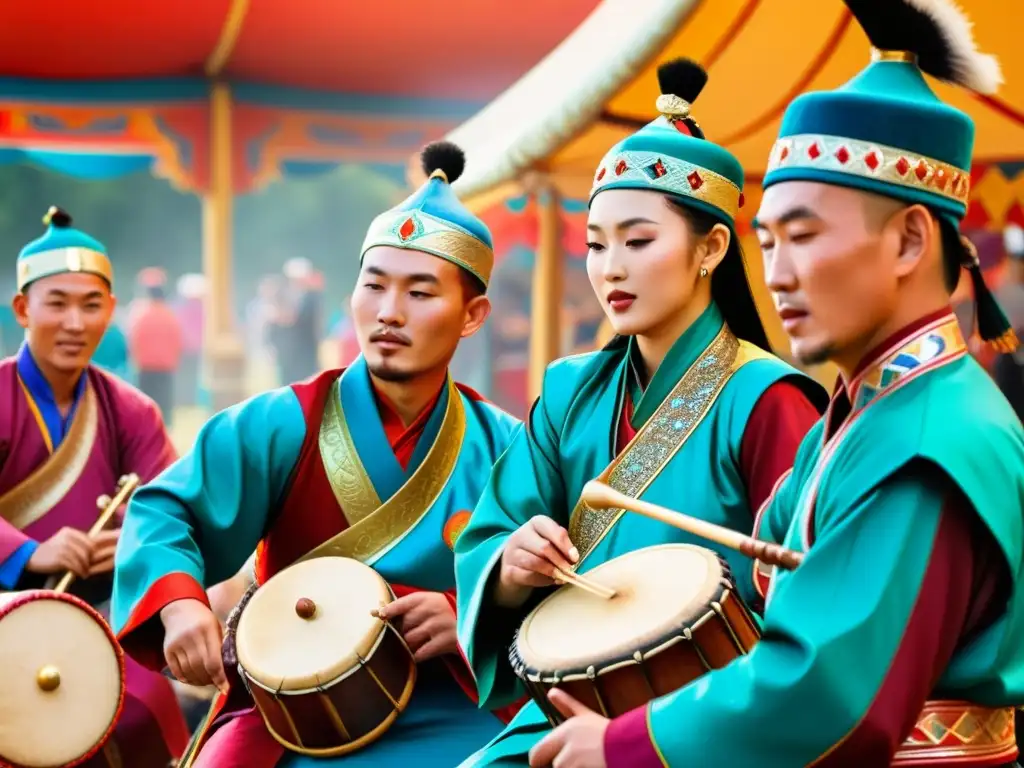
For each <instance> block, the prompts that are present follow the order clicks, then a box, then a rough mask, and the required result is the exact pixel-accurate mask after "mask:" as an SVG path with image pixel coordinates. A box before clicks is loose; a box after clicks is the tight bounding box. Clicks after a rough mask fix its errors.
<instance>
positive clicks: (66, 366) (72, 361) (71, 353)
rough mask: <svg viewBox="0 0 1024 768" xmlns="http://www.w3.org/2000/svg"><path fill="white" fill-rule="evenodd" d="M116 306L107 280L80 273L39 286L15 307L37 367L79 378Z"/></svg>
mask: <svg viewBox="0 0 1024 768" xmlns="http://www.w3.org/2000/svg"><path fill="white" fill-rule="evenodd" d="M116 303H117V302H116V299H115V298H114V295H113V294H112V293H111V292H110V286H109V285H108V284H107V282H106V281H105V280H104V279H103V278H101V277H98V276H96V275H90V274H86V273H82V272H76V273H68V274H62V275H51V276H50V277H44V278H41V279H39V280H36V281H35V282H33V283H31V284H29V285H28V287H26V289H25V291H24V292H23V293H19V294H17V295H16V296H15V297H14V301H13V303H12V307H13V308H14V315H15V317H16V318H17V320H18V324H19V325H21V327H22V328H25V329H27V330H28V343H29V348H30V349H31V350H32V356H33V357H34V358H35V359H36V362H38V363H42V364H44V365H47V366H49V367H51V368H52V369H54V370H57V371H61V372H65V373H73V372H75V371H80V370H82V369H83V368H85V367H86V366H87V365H88V364H89V360H90V359H91V358H92V355H93V352H95V351H96V347H97V345H98V344H99V343H100V339H102V338H103V334H104V333H106V330H107V326H108V325H109V324H110V318H111V317H112V315H113V313H114V307H115V306H116Z"/></svg>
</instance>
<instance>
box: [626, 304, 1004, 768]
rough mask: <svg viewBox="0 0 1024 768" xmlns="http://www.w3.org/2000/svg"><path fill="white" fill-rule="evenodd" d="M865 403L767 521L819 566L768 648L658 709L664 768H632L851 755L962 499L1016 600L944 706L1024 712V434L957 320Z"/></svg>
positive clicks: (945, 687) (773, 506) (859, 392)
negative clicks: (955, 491)
mask: <svg viewBox="0 0 1024 768" xmlns="http://www.w3.org/2000/svg"><path fill="white" fill-rule="evenodd" d="M943 321H945V322H943ZM890 349H891V348H890ZM944 361H945V364H943V362H944ZM850 392H851V395H850V402H852V412H851V414H850V415H849V416H847V417H846V418H845V420H843V421H842V425H841V426H840V424H839V423H838V422H839V421H840V418H841V416H842V414H838V416H839V418H837V419H836V420H835V422H833V423H832V425H831V430H832V433H831V434H830V435H829V437H832V436H833V435H834V434H835V433H836V432H837V431H838V433H839V434H838V437H836V438H835V439H833V440H830V441H829V442H828V443H827V444H824V437H825V436H826V435H825V429H826V421H827V419H828V416H826V420H823V421H822V422H821V423H819V424H818V425H817V426H816V427H815V429H814V430H812V432H811V433H809V434H808V436H807V439H806V440H805V442H804V444H803V445H802V446H801V448H800V451H799V453H798V455H797V459H796V463H795V467H794V470H793V472H792V474H791V476H789V477H788V478H787V479H786V480H785V481H784V482H783V483H782V484H781V486H780V488H779V489H778V492H777V493H776V494H775V496H774V497H773V499H772V501H771V502H770V503H769V504H768V505H767V506H766V508H765V510H764V513H763V516H762V517H760V518H759V524H758V528H759V532H760V535H761V536H762V538H765V539H768V540H772V541H774V542H776V543H782V544H783V545H784V546H786V547H788V548H791V549H794V550H798V551H800V552H803V553H805V557H804V560H803V563H802V564H801V565H800V566H799V568H797V569H796V570H795V571H791V572H781V571H779V570H777V569H776V571H775V573H774V574H773V576H772V580H771V586H770V589H769V591H768V599H767V605H766V609H765V614H764V636H763V639H762V640H761V642H760V643H759V644H758V645H757V646H756V647H755V648H754V650H753V652H752V653H751V654H750V655H748V656H746V657H744V658H743V659H742V660H740V661H738V662H734V663H732V664H730V665H729V666H728V667H726V668H724V669H721V670H717V671H714V672H711V673H710V674H708V675H706V676H704V677H703V678H701V679H700V680H699V681H698V682H695V683H693V684H691V685H689V686H687V687H685V688H683V689H681V690H679V691H677V692H675V693H672V694H670V695H667V696H664V697H661V698H659V699H656V700H655V701H654V702H652V703H651V704H650V705H648V707H647V712H646V719H647V727H646V729H643V730H645V731H646V733H645V734H644V736H643V738H650V739H651V741H652V743H653V747H654V752H657V754H658V759H657V760H655V759H651V760H650V761H646V762H642V763H641V762H640V761H637V760H633V761H631V762H630V764H631V765H636V766H638V768H639V766H640V765H648V764H650V765H657V764H659V762H660V764H664V765H671V766H684V765H690V764H692V761H693V756H694V755H700V762H701V764H705V765H723V766H746V765H760V766H769V767H771V766H778V767H779V768H783V767H784V766H785V767H786V768H789V767H790V766H800V765H808V764H811V763H814V762H815V761H817V760H819V759H820V758H822V757H823V756H825V755H826V754H830V753H831V754H833V756H834V755H835V754H837V753H838V752H837V751H838V750H839V749H840V748H845V749H847V750H848V749H849V743H848V739H849V738H850V735H851V734H852V733H853V732H854V731H855V729H856V728H857V726H858V724H859V723H860V722H861V721H862V719H863V718H864V716H865V715H866V713H867V712H868V709H869V708H870V707H871V705H872V704H873V702H874V701H875V699H876V697H877V696H878V694H879V692H880V690H881V685H882V682H883V680H884V679H885V678H886V675H887V672H888V671H889V670H890V668H891V667H892V666H893V664H894V659H895V654H896V650H897V648H899V646H900V644H901V641H902V640H903V638H904V629H905V627H906V626H907V624H908V622H909V619H910V616H911V612H912V611H913V609H914V606H915V603H916V601H917V600H918V597H919V593H920V587H921V584H922V582H923V580H924V577H925V572H926V569H927V567H928V563H929V558H930V555H931V552H932V545H933V542H934V540H935V538H936V533H937V530H938V526H939V522H940V517H941V513H942V507H943V503H944V501H945V499H946V493H945V492H944V490H945V489H946V488H947V486H948V485H949V481H952V482H953V483H955V484H956V486H959V489H960V490H961V491H962V492H963V494H964V495H965V496H966V498H967V500H968V501H969V503H970V505H971V506H972V507H973V508H974V510H975V511H976V512H977V514H978V516H979V517H980V518H981V519H982V520H983V521H984V523H985V525H986V526H987V528H988V529H989V531H990V532H991V534H992V536H993V537H994V539H995V541H996V542H997V543H998V551H1000V552H1001V553H1002V556H1003V557H1005V560H1006V564H1007V566H1008V573H1009V575H1010V578H1011V580H1012V586H1013V589H1012V592H1011V594H1010V596H1009V601H1008V603H1007V604H1006V607H1005V610H1004V611H1003V613H1002V615H1001V616H1000V617H999V618H998V619H997V620H996V621H995V622H994V623H992V624H990V625H989V626H987V628H985V629H984V630H983V631H982V632H981V633H980V634H978V635H976V636H974V637H972V638H971V639H970V641H969V642H967V643H966V644H963V643H961V644H960V645H958V646H957V648H956V650H955V652H954V655H953V658H952V660H951V662H950V663H949V664H948V666H947V668H946V670H945V672H944V674H942V676H941V679H939V681H938V683H937V685H936V686H935V689H934V691H933V698H941V699H954V700H966V701H970V702H974V703H977V704H980V705H985V706H991V707H998V706H1003V707H1005V706H1008V705H1012V704H1016V703H1020V702H1022V701H1024V643H1022V642H1021V638H1022V637H1024V590H1022V589H1020V582H1021V578H1022V554H1024V510H1022V500H1024V431H1022V429H1021V424H1020V421H1019V420H1018V419H1017V417H1016V416H1015V415H1014V413H1013V411H1012V409H1011V408H1010V406H1009V404H1008V403H1007V402H1006V400H1005V399H1004V398H1003V397H1002V396H1001V395H1000V393H999V392H998V390H997V389H996V387H995V385H994V384H993V383H992V381H991V380H990V379H989V377H988V376H987V375H986V373H985V372H984V371H983V370H982V368H981V367H980V366H979V365H978V364H977V363H976V362H975V361H974V360H973V359H972V358H970V357H969V356H968V355H967V354H966V350H965V348H964V345H963V340H962V338H961V337H960V334H959V330H958V329H957V327H956V321H955V318H952V316H951V315H949V316H945V317H944V318H942V319H940V320H939V321H937V322H933V323H931V324H929V325H928V326H925V327H924V328H923V329H922V330H921V331H918V332H916V334H914V335H913V336H912V337H909V340H907V341H905V343H903V344H902V346H901V347H899V348H898V349H897V350H896V351H895V352H892V353H890V354H885V355H884V356H883V357H882V358H881V359H880V360H878V361H877V362H876V363H874V364H872V365H870V366H868V368H867V370H866V371H865V372H864V373H863V374H861V375H860V376H858V377H857V378H856V379H855V380H854V382H852V383H851V386H850ZM844 397H845V392H844V391H841V392H840V393H838V394H837V397H836V399H835V400H834V402H833V407H832V409H830V413H832V412H833V411H835V410H837V406H836V404H837V403H838V402H840V401H841V400H842V399H843V398H844ZM823 444H824V445H823ZM826 446H827V447H826ZM823 454H827V455H825V456H824V457H823ZM823 458H824V460H823ZM822 466H824V471H821V467H822ZM819 473H820V477H819ZM812 510H813V512H812ZM631 714H632V713H631ZM890 716H891V715H890ZM900 716H902V713H900ZM625 717H627V718H628V717H630V715H626V716H625ZM622 719H623V718H620V720H622ZM612 728H613V729H614V728H616V724H615V723H613V726H612ZM722 734H728V738H721V735H722ZM607 744H608V742H607V741H606V745H607ZM844 744H845V745H846V746H845V747H843V745H844ZM608 748H609V749H610V750H612V751H615V748H614V747H610V746H609V747H608ZM858 754H859V753H854V754H851V753H849V752H847V754H846V759H847V760H849V759H851V758H853V759H856V757H857V756H858ZM842 764H844V765H846V764H857V763H849V762H843V763H842ZM863 764H864V765H867V764H869V763H867V762H864V763H863ZM870 764H872V765H873V764H876V763H874V762H872V763H870ZM614 765H616V763H615V762H614V761H610V766H614Z"/></svg>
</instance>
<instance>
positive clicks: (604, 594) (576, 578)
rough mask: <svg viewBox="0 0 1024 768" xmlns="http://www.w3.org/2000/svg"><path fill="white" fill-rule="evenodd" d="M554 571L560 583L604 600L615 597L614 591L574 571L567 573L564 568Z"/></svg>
mask: <svg viewBox="0 0 1024 768" xmlns="http://www.w3.org/2000/svg"><path fill="white" fill-rule="evenodd" d="M555 570H556V571H557V572H558V575H559V577H561V579H562V581H564V582H565V583H566V584H570V585H572V586H574V587H579V588H580V589H582V590H583V591H584V592H589V593H590V594H592V595H594V596H596V597H600V598H603V599H605V600H610V599H612V598H613V597H615V590H614V589H611V588H610V587H606V586H604V585H603V584H598V583H597V582H596V581H592V580H591V579H587V578H584V577H583V576H580V575H579V574H578V573H576V572H575V571H567V570H565V569H564V568H555Z"/></svg>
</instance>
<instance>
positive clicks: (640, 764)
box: [604, 705, 665, 768]
mask: <svg viewBox="0 0 1024 768" xmlns="http://www.w3.org/2000/svg"><path fill="white" fill-rule="evenodd" d="M604 761H605V763H606V764H607V766H608V768H665V762H664V761H663V760H662V759H661V755H659V754H658V748H657V747H655V746H654V742H652V741H651V733H650V730H649V729H648V727H647V706H646V705H645V706H642V707H637V708H636V709H634V710H630V711H629V712H627V713H626V714H624V715H620V716H619V717H616V718H615V719H614V720H612V721H611V723H610V724H609V725H608V730H606V731H605V732H604Z"/></svg>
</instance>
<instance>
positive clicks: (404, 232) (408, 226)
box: [398, 218, 416, 240]
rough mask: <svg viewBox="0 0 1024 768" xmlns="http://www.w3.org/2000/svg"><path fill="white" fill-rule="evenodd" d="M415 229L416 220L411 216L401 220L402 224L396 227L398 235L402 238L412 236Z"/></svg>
mask: <svg viewBox="0 0 1024 768" xmlns="http://www.w3.org/2000/svg"><path fill="white" fill-rule="evenodd" d="M415 231H416V222H415V221H413V220H412V218H408V219H406V220H405V221H403V222H402V226H401V227H399V228H398V236H399V237H400V238H402V239H403V240H408V239H409V238H410V237H412V236H413V233H414V232H415Z"/></svg>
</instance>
